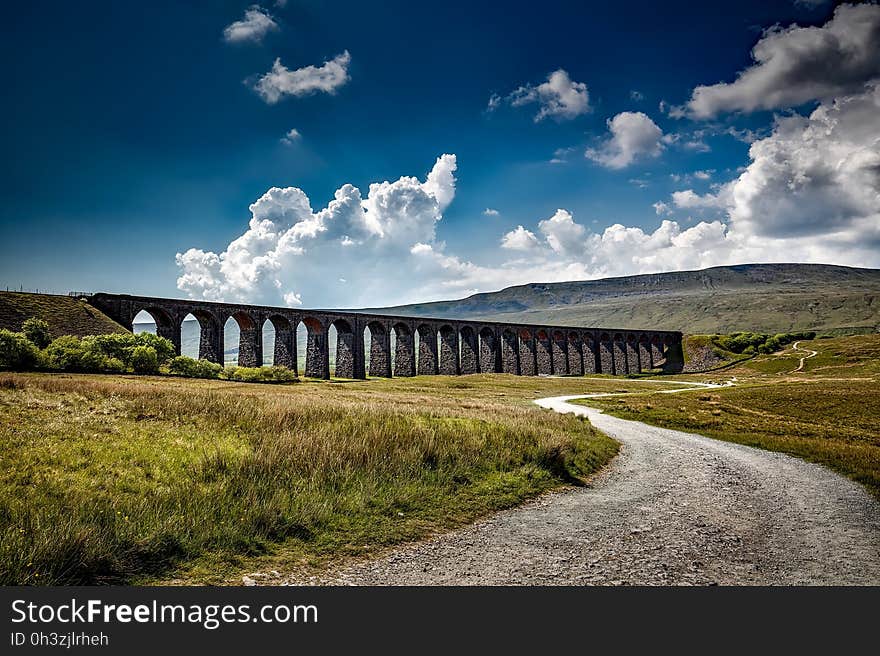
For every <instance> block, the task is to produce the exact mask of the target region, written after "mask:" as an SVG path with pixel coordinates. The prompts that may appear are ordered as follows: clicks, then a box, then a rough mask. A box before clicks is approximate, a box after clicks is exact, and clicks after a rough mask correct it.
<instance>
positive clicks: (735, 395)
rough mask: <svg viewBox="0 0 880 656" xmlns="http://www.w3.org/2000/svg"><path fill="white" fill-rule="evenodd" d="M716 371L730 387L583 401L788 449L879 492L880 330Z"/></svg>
mask: <svg viewBox="0 0 880 656" xmlns="http://www.w3.org/2000/svg"><path fill="white" fill-rule="evenodd" d="M800 347H801V348H803V349H809V350H814V351H818V355H817V356H816V357H814V358H809V359H807V360H805V361H804V369H803V370H802V371H798V372H795V371H794V370H795V369H797V367H798V364H799V361H800V358H801V357H803V356H805V355H808V353H807V352H805V351H795V350H794V349H793V348H791V347H789V348H787V349H785V350H784V351H782V352H780V353H778V354H774V355H762V356H758V357H756V358H755V359H754V360H750V361H748V362H746V363H743V364H740V365H738V366H736V367H734V368H731V369H727V370H725V371H724V372H719V373H717V374H706V375H703V376H688V377H682V380H709V379H715V380H721V379H727V378H730V377H734V376H735V377H736V378H737V385H736V386H735V387H731V388H723V389H713V390H694V391H689V392H685V393H681V394H654V395H645V394H634V395H629V396H626V397H616V398H615V397H609V398H604V399H589V400H584V401H581V402H582V403H585V404H588V405H592V406H595V407H600V408H603V409H604V410H605V411H606V412H608V413H610V414H613V415H615V416H617V417H623V418H625V419H637V420H639V421H644V422H647V423H649V424H654V425H657V426H663V427H666V428H674V429H679V430H684V431H689V432H694V433H700V434H702V435H707V436H709V437H713V438H716V439H721V440H726V441H729V442H737V443H739V444H747V445H749V446H756V447H761V448H764V449H769V450H772V451H780V452H783V453H789V454H791V455H794V456H798V457H800V458H804V459H805V460H809V461H811V462H816V463H820V464H823V465H827V466H828V467H831V468H832V469H834V470H835V471H838V472H840V473H841V474H844V475H846V476H848V477H850V478H852V479H853V480H855V481H858V482H859V483H862V484H863V485H865V486H866V487H867V488H868V490H869V491H870V492H871V493H872V494H874V495H876V496H880V335H866V336H858V337H843V338H834V339H817V340H811V341H802V342H800Z"/></svg>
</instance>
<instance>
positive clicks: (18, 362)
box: [0, 330, 41, 371]
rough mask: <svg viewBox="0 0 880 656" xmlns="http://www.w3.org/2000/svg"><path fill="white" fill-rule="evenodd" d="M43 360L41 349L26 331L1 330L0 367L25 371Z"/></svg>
mask: <svg viewBox="0 0 880 656" xmlns="http://www.w3.org/2000/svg"><path fill="white" fill-rule="evenodd" d="M40 362H41V357H40V351H39V349H37V347H36V346H35V345H34V343H33V342H31V341H30V340H29V339H28V338H27V337H26V336H25V334H24V333H14V332H12V331H11V330H0V369H14V370H16V371H25V370H27V369H34V368H35V367H37V366H38V365H39V364H40Z"/></svg>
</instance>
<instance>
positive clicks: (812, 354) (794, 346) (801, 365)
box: [791, 342, 819, 374]
mask: <svg viewBox="0 0 880 656" xmlns="http://www.w3.org/2000/svg"><path fill="white" fill-rule="evenodd" d="M798 344H800V342H795V343H794V344H792V346H791V348H792V349H793V350H795V351H805V352H807V353H809V355H805V356H804V357H802V358H801V360H800V362H799V363H798V366H797V369H793V370H792V371H791V373H793V374H794V373H797V372H798V371H802V370H803V368H804V361H805V360H809V359H810V358H815V357H816V356H817V355H819V351H813V350H812V349H802V348H800V347H799V346H798Z"/></svg>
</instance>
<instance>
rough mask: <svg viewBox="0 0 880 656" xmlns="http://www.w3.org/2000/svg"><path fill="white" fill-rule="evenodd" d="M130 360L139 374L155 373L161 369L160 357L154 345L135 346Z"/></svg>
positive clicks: (132, 366)
mask: <svg viewBox="0 0 880 656" xmlns="http://www.w3.org/2000/svg"><path fill="white" fill-rule="evenodd" d="M129 360H130V362H131V368H132V369H134V372H135V373H137V374H155V373H158V371H159V358H158V356H157V355H156V349H154V348H153V347H152V346H135V347H134V348H133V349H132V350H131V356H130V358H129Z"/></svg>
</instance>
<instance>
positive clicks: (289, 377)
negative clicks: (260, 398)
mask: <svg viewBox="0 0 880 656" xmlns="http://www.w3.org/2000/svg"><path fill="white" fill-rule="evenodd" d="M223 377H224V378H227V379H228V380H237V381H241V382H243V383H289V382H292V381H295V380H297V378H296V374H294V373H293V371H291V370H290V369H288V368H287V367H227V368H226V369H225V370H224V372H223Z"/></svg>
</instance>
